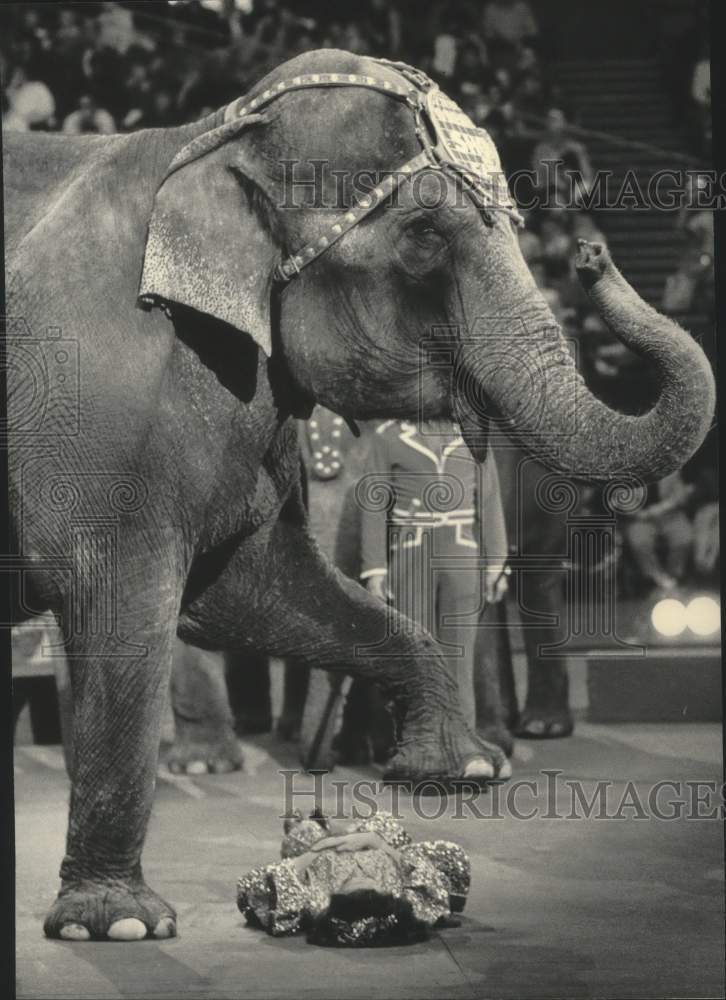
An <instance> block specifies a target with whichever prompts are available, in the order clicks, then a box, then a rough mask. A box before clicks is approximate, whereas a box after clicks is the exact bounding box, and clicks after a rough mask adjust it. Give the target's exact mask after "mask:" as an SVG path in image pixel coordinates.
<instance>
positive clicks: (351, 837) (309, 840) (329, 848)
mask: <svg viewBox="0 0 726 1000" xmlns="http://www.w3.org/2000/svg"><path fill="white" fill-rule="evenodd" d="M281 855H282V859H283V860H282V861H277V862H273V863H272V864H268V865H263V866H262V867H260V868H255V869H254V870H253V871H251V872H249V873H248V874H247V875H244V876H243V877H242V878H241V879H239V881H238V883H237V905H238V907H239V909H240V910H241V912H242V913H244V915H245V917H246V918H247V922H248V923H249V924H251V925H252V926H254V927H260V928H262V929H264V930H266V931H267V933H268V934H272V935H275V936H282V935H286V934H296V933H299V932H300V931H306V932H307V934H308V941H310V942H311V943H313V944H323V945H337V946H339V947H345V946H348V947H372V946H377V945H388V944H405V943H408V942H411V941H419V940H423V939H424V938H425V937H426V936H427V933H428V930H429V928H431V927H435V926H457V923H456V922H455V921H452V920H451V913H452V912H454V913H457V912H461V911H462V910H463V909H464V905H465V903H466V897H467V894H468V891H469V882H470V865H469V858H468V857H467V855H466V853H465V852H464V850H463V849H462V848H461V847H459V845H458V844H453V843H451V842H450V841H446V840H427V841H422V842H420V843H417V844H414V843H413V841H412V840H411V837H410V836H409V835H408V834H407V833H406V831H405V830H404V828H403V827H402V826H401V824H400V823H399V822H398V820H396V819H394V818H393V817H392V816H390V815H389V814H388V813H378V814H377V815H375V816H373V817H371V818H370V819H365V820H343V821H341V820H331V819H327V818H326V817H324V816H322V815H320V814H315V813H313V814H311V816H310V817H309V818H308V819H303V818H302V816H301V815H300V814H299V813H297V814H296V816H295V817H294V818H293V819H289V820H286V821H285V836H284V837H283V840H282V850H281Z"/></svg>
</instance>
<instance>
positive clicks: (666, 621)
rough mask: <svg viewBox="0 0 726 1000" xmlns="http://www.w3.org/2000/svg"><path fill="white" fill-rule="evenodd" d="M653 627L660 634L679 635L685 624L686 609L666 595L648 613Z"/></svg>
mask: <svg viewBox="0 0 726 1000" xmlns="http://www.w3.org/2000/svg"><path fill="white" fill-rule="evenodd" d="M650 620H651V622H652V623H653V628H654V629H655V630H656V632H660V634H661V635H666V636H674V635H680V634H681V632H683V631H684V629H685V627H686V625H687V624H688V623H687V621H686V609H685V607H684V606H683V604H681V602H680V601H677V600H676V599H675V598H674V597H666V598H665V599H664V600H662V601H658V603H657V604H656V605H655V606H654V607H653V610H652V611H651V613H650Z"/></svg>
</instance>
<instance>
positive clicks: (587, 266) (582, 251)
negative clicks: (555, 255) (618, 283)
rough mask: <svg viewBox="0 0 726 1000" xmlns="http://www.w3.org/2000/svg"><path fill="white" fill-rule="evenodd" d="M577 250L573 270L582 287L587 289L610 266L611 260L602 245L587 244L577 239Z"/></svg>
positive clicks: (585, 241)
mask: <svg viewBox="0 0 726 1000" xmlns="http://www.w3.org/2000/svg"><path fill="white" fill-rule="evenodd" d="M577 248H578V249H577V255H576V257H575V270H576V271H577V276H578V278H579V279H580V282H581V284H582V285H583V287H584V288H585V289H589V288H592V286H593V285H594V284H595V283H596V282H598V281H599V280H600V278H602V276H603V275H604V274H605V272H606V271H607V270H608V268H609V267H611V266H612V264H613V260H612V257H611V256H610V253H609V251H608V249H607V247H606V246H605V244H604V243H589V242H588V241H587V240H582V239H579V240H578V241H577Z"/></svg>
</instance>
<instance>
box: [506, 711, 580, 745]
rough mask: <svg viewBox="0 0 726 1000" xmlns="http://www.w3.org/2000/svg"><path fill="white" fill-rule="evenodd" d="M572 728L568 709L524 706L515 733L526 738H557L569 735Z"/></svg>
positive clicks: (573, 725) (572, 724)
mask: <svg viewBox="0 0 726 1000" xmlns="http://www.w3.org/2000/svg"><path fill="white" fill-rule="evenodd" d="M574 728H575V723H574V721H573V718H572V715H571V714H570V711H569V709H566V708H565V709H562V708H525V709H524V711H523V712H522V714H521V715H520V717H519V722H518V723H517V728H516V730H515V735H516V736H519V737H520V738H522V739H526V740H557V739H562V738H564V737H565V736H571V735H572V732H573V730H574Z"/></svg>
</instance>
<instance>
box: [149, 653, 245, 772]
mask: <svg viewBox="0 0 726 1000" xmlns="http://www.w3.org/2000/svg"><path fill="white" fill-rule="evenodd" d="M171 702H172V709H173V711H174V730H175V736H174V743H173V745H172V747H171V748H170V749H169V750H168V751H167V753H166V764H167V767H168V768H169V770H170V771H172V773H174V774H207V773H210V774H225V773H227V772H228V771H238V770H239V769H240V768H241V767H242V763H243V758H242V751H241V749H240V746H239V743H238V742H237V737H236V735H235V732H234V727H233V720H232V713H231V711H230V707H229V700H228V695H227V686H226V683H225V677H224V664H223V662H222V658H221V657H220V656H219V655H217V654H215V653H208V652H206V651H205V650H202V649H196V648H194V647H193V646H188V645H186V644H185V643H183V642H181V640H179V639H177V641H176V643H175V644H174V662H173V667H172V677H171Z"/></svg>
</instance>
